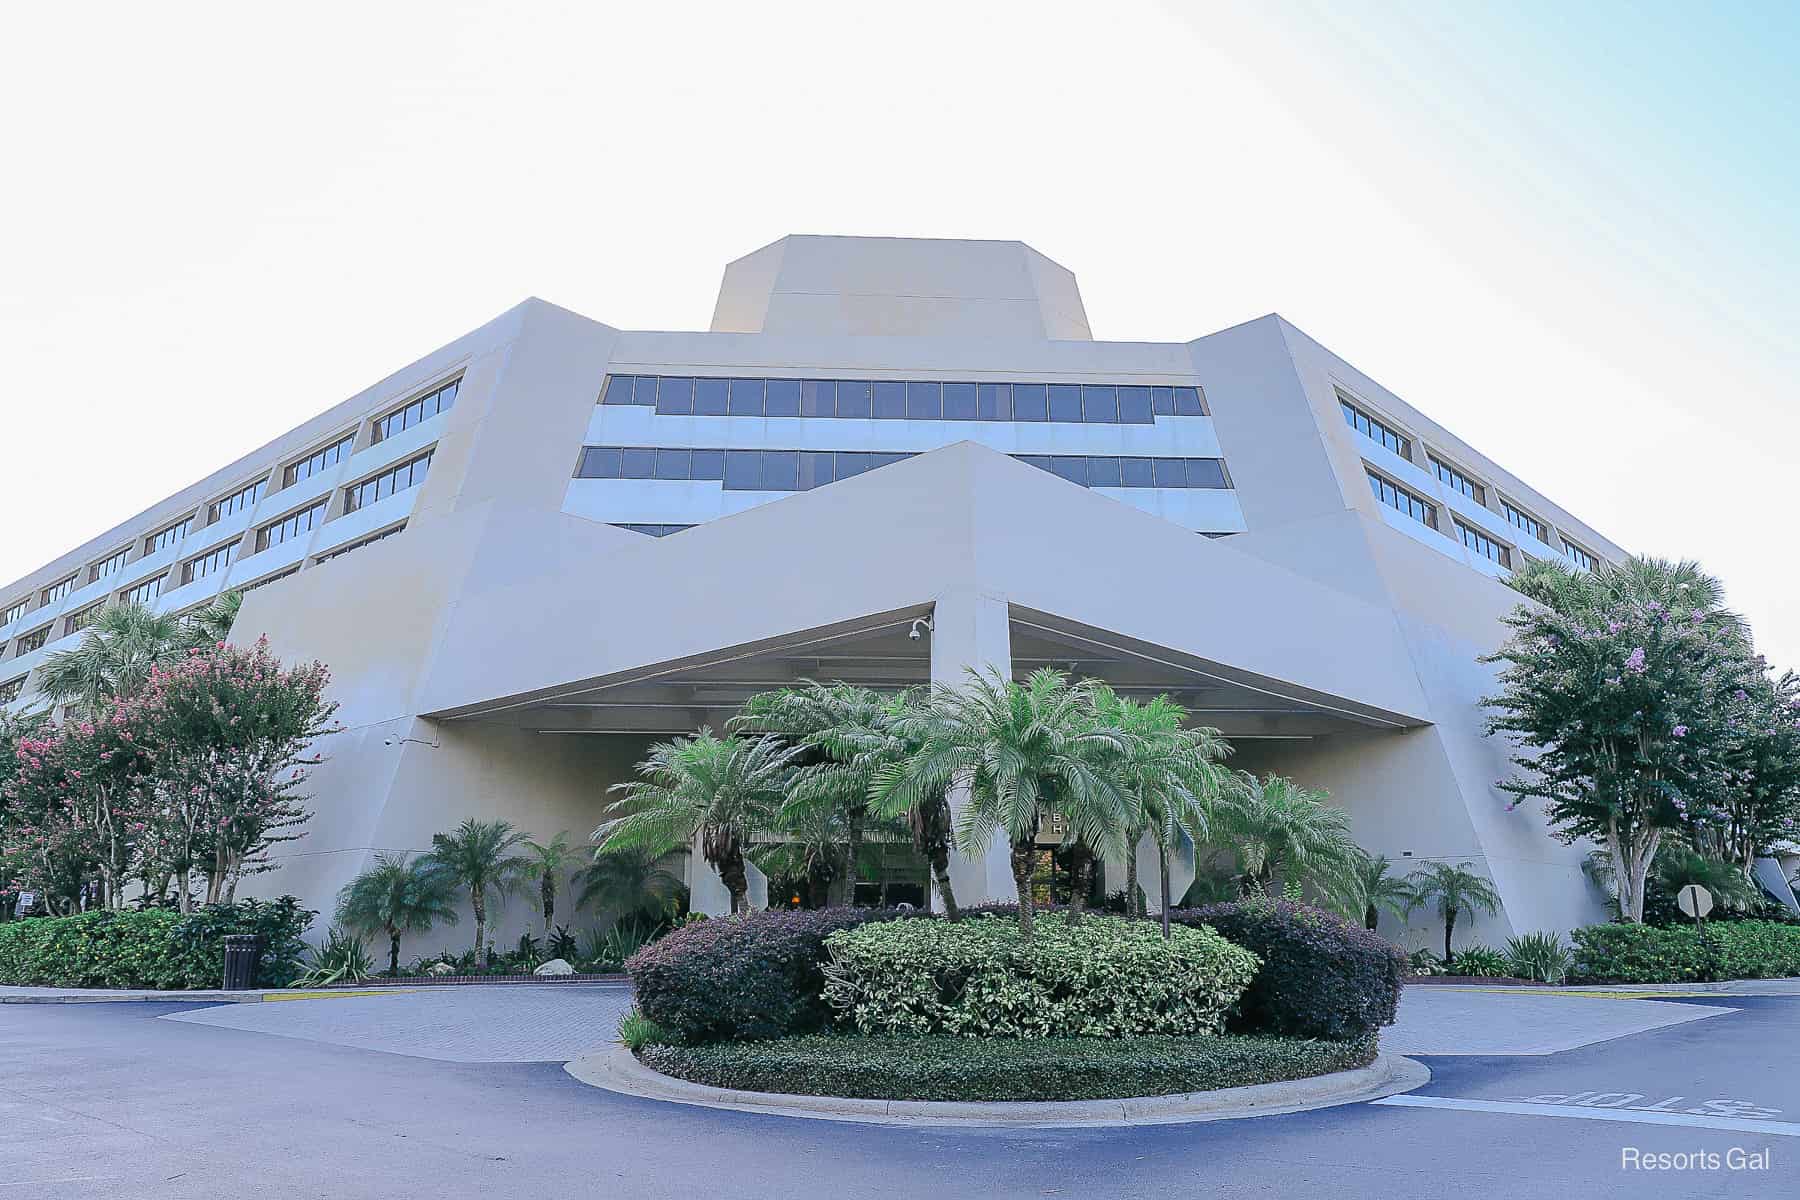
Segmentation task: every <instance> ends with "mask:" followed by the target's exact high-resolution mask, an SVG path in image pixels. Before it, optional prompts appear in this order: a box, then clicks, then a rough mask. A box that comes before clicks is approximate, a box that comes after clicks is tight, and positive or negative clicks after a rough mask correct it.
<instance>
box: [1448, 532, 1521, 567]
mask: <svg viewBox="0 0 1800 1200" xmlns="http://www.w3.org/2000/svg"><path fill="white" fill-rule="evenodd" d="M1456 536H1457V537H1459V538H1461V539H1462V544H1463V545H1465V546H1467V547H1468V548H1469V549H1471V550H1473V551H1474V552H1475V553H1477V554H1479V555H1481V556H1482V557H1483V558H1485V559H1488V560H1490V561H1492V562H1497V563H1499V564H1500V565H1501V566H1503V567H1508V568H1510V567H1511V566H1512V548H1511V547H1510V546H1508V545H1506V543H1504V542H1497V541H1495V540H1494V539H1493V538H1491V537H1489V536H1488V535H1487V534H1485V533H1483V532H1482V531H1481V530H1479V529H1477V528H1475V527H1474V526H1473V525H1469V524H1466V523H1465V522H1463V521H1458V522H1457V523H1456Z"/></svg>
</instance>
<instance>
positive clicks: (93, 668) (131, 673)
mask: <svg viewBox="0 0 1800 1200" xmlns="http://www.w3.org/2000/svg"><path fill="white" fill-rule="evenodd" d="M242 599H243V598H242V596H241V594H240V593H237V592H227V593H225V594H224V595H222V596H220V597H218V598H217V599H215V600H214V601H213V602H212V603H211V604H209V605H207V606H206V607H205V608H204V609H202V610H200V611H199V612H197V613H195V614H193V615H192V616H190V617H186V618H183V617H177V616H174V615H172V614H169V613H155V612H152V611H150V609H149V607H148V606H147V605H143V604H138V603H130V604H115V605H112V606H110V607H108V608H106V609H104V610H103V611H102V612H101V613H100V615H99V616H98V617H96V618H95V619H94V623H93V624H92V625H90V626H88V627H87V629H86V630H85V631H84V632H83V633H82V635H81V641H80V642H79V643H77V644H76V645H75V647H74V648H73V649H70V650H59V651H57V652H56V653H55V654H52V655H50V656H49V657H48V658H47V659H45V660H44V665H43V668H42V673H41V679H42V686H43V690H44V692H45V694H46V695H48V696H49V697H50V699H51V700H52V701H53V702H55V703H57V704H67V705H69V706H70V707H72V708H74V709H77V710H79V711H80V712H83V713H86V714H88V715H93V714H96V713H98V712H99V711H100V710H101V709H102V708H104V707H105V706H106V705H107V704H108V703H110V702H111V701H113V700H115V699H118V698H121V697H129V696H134V695H136V694H137V693H138V692H139V691H141V690H142V689H143V687H144V685H145V684H146V683H148V682H149V680H150V674H151V672H152V671H155V670H158V669H160V668H167V667H171V666H174V665H175V664H176V663H178V662H180V661H181V660H182V659H184V658H186V657H187V655H188V652H189V651H191V650H194V649H198V648H200V647H203V646H211V645H214V644H216V643H219V642H222V641H224V640H225V638H226V636H227V635H229V634H230V632H231V625H232V622H233V621H235V620H236V619H237V612H238V607H239V605H240V604H241V603H242Z"/></svg>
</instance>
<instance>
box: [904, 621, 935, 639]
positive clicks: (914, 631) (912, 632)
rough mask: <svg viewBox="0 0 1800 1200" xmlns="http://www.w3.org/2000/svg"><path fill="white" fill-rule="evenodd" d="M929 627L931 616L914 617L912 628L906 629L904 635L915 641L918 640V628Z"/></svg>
mask: <svg viewBox="0 0 1800 1200" xmlns="http://www.w3.org/2000/svg"><path fill="white" fill-rule="evenodd" d="M931 627H932V626H931V618H930V617H914V618H913V623H912V628H911V629H909V630H907V631H906V636H907V637H909V638H911V639H912V640H913V641H915V642H916V641H918V640H919V636H920V635H919V630H920V629H927V630H929V629H930V628H931Z"/></svg>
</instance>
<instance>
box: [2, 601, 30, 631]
mask: <svg viewBox="0 0 1800 1200" xmlns="http://www.w3.org/2000/svg"><path fill="white" fill-rule="evenodd" d="M30 607H31V597H29V596H27V597H26V598H25V599H23V600H20V601H19V602H18V603H16V604H13V605H10V606H9V607H8V608H7V609H6V611H5V612H0V625H11V624H12V623H13V622H14V621H16V620H18V619H19V618H20V617H22V616H24V615H25V610H26V609H28V608H30Z"/></svg>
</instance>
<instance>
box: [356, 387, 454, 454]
mask: <svg viewBox="0 0 1800 1200" xmlns="http://www.w3.org/2000/svg"><path fill="white" fill-rule="evenodd" d="M461 388H462V380H461V379H460V378H457V379H452V380H451V381H450V382H449V383H446V384H445V385H444V386H442V387H440V388H438V389H437V390H436V391H432V392H427V393H426V394H425V395H423V396H420V397H419V398H418V399H417V400H413V401H411V402H409V403H407V404H404V405H402V406H401V407H399V408H397V409H395V410H394V411H393V412H391V413H389V414H388V415H387V416H385V417H382V418H381V419H380V420H379V421H376V422H375V440H376V441H378V442H379V441H384V440H386V439H387V438H391V437H393V436H394V435H395V434H397V433H404V432H406V431H407V430H408V429H411V428H412V427H413V426H414V425H417V424H419V423H420V422H422V421H429V420H431V418H433V417H435V416H437V415H438V414H439V413H444V412H449V411H450V409H451V408H452V406H454V405H455V404H456V393H457V392H458V391H459V390H460V389H461Z"/></svg>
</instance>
